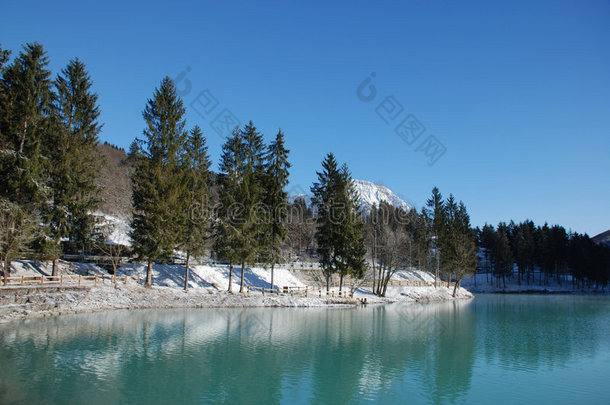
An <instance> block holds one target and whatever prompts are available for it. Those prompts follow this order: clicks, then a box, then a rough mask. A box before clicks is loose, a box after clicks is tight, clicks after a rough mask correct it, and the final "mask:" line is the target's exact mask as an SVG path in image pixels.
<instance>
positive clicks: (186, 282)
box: [184, 252, 191, 291]
mask: <svg viewBox="0 0 610 405" xmlns="http://www.w3.org/2000/svg"><path fill="white" fill-rule="evenodd" d="M190 260H191V255H190V253H188V252H186V269H185V271H184V291H188V290H189V262H190Z"/></svg>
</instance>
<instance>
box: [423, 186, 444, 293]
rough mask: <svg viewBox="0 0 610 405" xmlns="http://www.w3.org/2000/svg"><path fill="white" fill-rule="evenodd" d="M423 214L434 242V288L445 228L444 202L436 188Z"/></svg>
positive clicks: (438, 270)
mask: <svg viewBox="0 0 610 405" xmlns="http://www.w3.org/2000/svg"><path fill="white" fill-rule="evenodd" d="M424 212H425V214H426V216H427V217H428V219H429V222H430V224H431V226H432V239H433V241H434V253H435V258H436V266H435V271H434V287H436V283H437V281H438V280H439V278H440V271H441V249H442V241H441V238H442V234H443V232H444V226H445V218H444V212H445V202H444V201H443V196H442V194H441V192H440V191H439V189H438V188H437V187H434V188H433V189H432V196H431V197H430V198H429V199H428V200H427V201H426V209H425V211H424Z"/></svg>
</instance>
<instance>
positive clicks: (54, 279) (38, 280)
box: [0, 274, 140, 287]
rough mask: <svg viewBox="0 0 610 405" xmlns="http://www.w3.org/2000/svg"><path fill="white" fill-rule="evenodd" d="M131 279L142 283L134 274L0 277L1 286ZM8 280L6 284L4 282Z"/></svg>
mask: <svg viewBox="0 0 610 405" xmlns="http://www.w3.org/2000/svg"><path fill="white" fill-rule="evenodd" d="M129 280H132V281H134V282H135V283H137V284H140V278H139V277H134V276H110V275H108V276H106V275H93V276H83V275H81V274H78V275H76V274H66V275H64V274H62V275H59V276H43V275H40V276H12V277H6V278H5V277H0V287H5V286H22V285H30V286H31V285H54V286H60V287H61V286H64V285H78V286H82V285H94V286H96V285H98V284H106V283H108V284H119V283H121V284H127V282H128V281H129ZM5 281H6V285H5V284H4V283H5Z"/></svg>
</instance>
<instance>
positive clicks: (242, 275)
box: [239, 262, 246, 293]
mask: <svg viewBox="0 0 610 405" xmlns="http://www.w3.org/2000/svg"><path fill="white" fill-rule="evenodd" d="M245 271H246V262H241V277H240V278H239V292H240V293H243V292H244V273H245Z"/></svg>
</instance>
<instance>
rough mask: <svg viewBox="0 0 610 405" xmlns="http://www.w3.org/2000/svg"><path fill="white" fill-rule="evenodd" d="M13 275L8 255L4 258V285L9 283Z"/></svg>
mask: <svg viewBox="0 0 610 405" xmlns="http://www.w3.org/2000/svg"><path fill="white" fill-rule="evenodd" d="M10 275H11V259H10V258H9V256H8V255H6V257H5V258H4V285H8V279H7V277H9V276H10Z"/></svg>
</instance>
